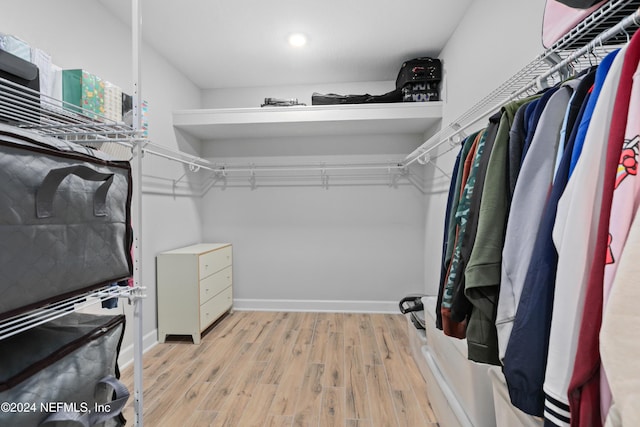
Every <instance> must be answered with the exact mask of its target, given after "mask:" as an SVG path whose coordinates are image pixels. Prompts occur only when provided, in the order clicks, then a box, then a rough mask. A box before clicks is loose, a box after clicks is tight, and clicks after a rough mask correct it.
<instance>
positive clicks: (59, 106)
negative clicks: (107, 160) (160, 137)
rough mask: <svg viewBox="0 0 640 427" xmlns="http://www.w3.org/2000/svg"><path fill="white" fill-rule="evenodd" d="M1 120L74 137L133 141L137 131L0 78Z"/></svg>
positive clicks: (38, 130)
mask: <svg viewBox="0 0 640 427" xmlns="http://www.w3.org/2000/svg"><path fill="white" fill-rule="evenodd" d="M0 120H1V121H3V122H6V123H8V124H11V125H14V126H17V127H20V128H24V129H29V130H32V131H34V132H37V133H40V134H42V135H48V136H53V137H57V138H62V139H67V140H71V141H79V142H82V141H102V142H107V141H109V142H113V141H130V140H131V139H132V138H135V137H136V136H137V132H136V131H135V130H134V129H133V128H132V127H131V126H128V125H126V124H125V123H124V122H118V121H115V120H112V119H109V118H107V117H104V116H102V115H99V114H96V113H94V112H92V111H88V110H84V109H81V108H79V107H77V106H75V105H72V104H70V103H68V102H64V101H61V100H58V99H54V98H52V97H50V96H47V95H45V94H42V93H40V92H38V91H35V90H32V89H29V88H26V87H24V86H21V85H19V84H17V83H14V82H12V81H10V80H7V79H4V78H0Z"/></svg>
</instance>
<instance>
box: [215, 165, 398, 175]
mask: <svg viewBox="0 0 640 427" xmlns="http://www.w3.org/2000/svg"><path fill="white" fill-rule="evenodd" d="M404 169H405V167H404V166H401V165H399V164H397V163H370V164H363V163H352V164H349V163H342V164H334V165H326V166H323V165H318V164H315V165H291V166H288V165H273V166H258V165H256V166H220V167H219V168H217V169H216V170H215V171H216V172H217V173H234V172H238V173H255V172H309V171H317V172H327V171H340V170H342V171H351V170H385V171H389V172H390V171H391V170H404Z"/></svg>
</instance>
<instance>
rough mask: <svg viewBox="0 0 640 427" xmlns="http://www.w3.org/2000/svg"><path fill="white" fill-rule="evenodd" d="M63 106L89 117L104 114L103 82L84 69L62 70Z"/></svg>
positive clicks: (97, 116) (95, 117)
mask: <svg viewBox="0 0 640 427" xmlns="http://www.w3.org/2000/svg"><path fill="white" fill-rule="evenodd" d="M62 100H63V101H64V102H66V103H67V104H65V107H66V108H67V109H69V110H71V111H75V112H78V113H81V114H84V115H86V116H89V117H91V118H94V119H97V118H99V117H102V116H104V82H103V81H102V79H101V78H100V77H98V76H96V75H93V74H91V73H89V72H87V71H85V70H63V71H62Z"/></svg>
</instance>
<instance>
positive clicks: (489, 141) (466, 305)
mask: <svg viewBox="0 0 640 427" xmlns="http://www.w3.org/2000/svg"><path fill="white" fill-rule="evenodd" d="M501 118H502V111H498V112H497V113H495V114H494V115H493V116H491V117H490V118H489V124H488V126H487V129H486V134H485V142H484V148H483V152H482V155H481V156H480V159H479V164H478V168H477V170H476V181H475V184H474V189H473V195H472V197H471V200H470V202H469V214H468V215H467V227H466V229H465V234H464V236H463V238H462V245H461V247H460V264H459V269H460V271H464V270H465V268H466V265H467V263H468V262H469V258H470V257H471V251H472V249H473V244H474V242H475V239H476V233H477V231H478V219H479V214H480V202H481V201H482V191H483V188H484V183H485V177H486V175H487V167H488V165H489V158H490V157H491V150H492V149H493V144H494V142H495V140H496V137H497V135H498V128H499V127H500V120H501ZM464 280H465V278H464V274H458V275H456V278H455V281H454V284H453V300H452V302H451V319H452V320H453V321H455V322H459V323H462V322H466V321H467V320H468V318H469V316H470V315H471V310H472V308H473V305H472V304H471V302H469V300H468V299H467V297H466V295H465V294H464V288H465V281H464Z"/></svg>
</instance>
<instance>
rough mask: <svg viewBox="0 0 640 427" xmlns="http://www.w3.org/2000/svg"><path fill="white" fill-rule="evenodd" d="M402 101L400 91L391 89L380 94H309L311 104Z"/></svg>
mask: <svg viewBox="0 0 640 427" xmlns="http://www.w3.org/2000/svg"><path fill="white" fill-rule="evenodd" d="M389 102H402V91H401V90H399V89H395V90H392V91H391V92H387V93H385V94H382V95H369V94H368V93H366V94H364V95H338V94H335V93H327V94H322V93H317V92H314V93H313V95H312V96H311V105H339V104H379V103H389Z"/></svg>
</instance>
